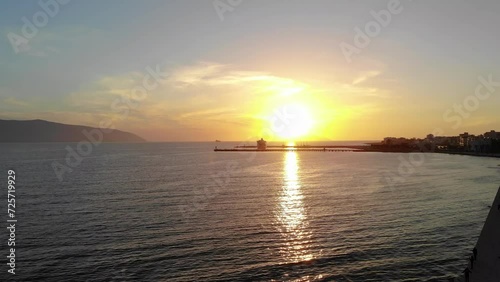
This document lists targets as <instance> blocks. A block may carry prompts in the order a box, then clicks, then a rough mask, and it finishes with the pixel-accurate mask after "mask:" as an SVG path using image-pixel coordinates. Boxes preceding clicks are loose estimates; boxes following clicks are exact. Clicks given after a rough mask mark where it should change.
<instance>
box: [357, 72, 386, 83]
mask: <svg viewBox="0 0 500 282" xmlns="http://www.w3.org/2000/svg"><path fill="white" fill-rule="evenodd" d="M379 74H380V71H369V72H365V73H362V74H361V75H360V76H358V77H357V78H356V79H354V81H353V82H352V85H357V84H361V83H363V82H365V81H366V80H368V79H370V78H373V77H376V76H378V75H379Z"/></svg>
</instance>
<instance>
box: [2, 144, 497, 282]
mask: <svg viewBox="0 0 500 282" xmlns="http://www.w3.org/2000/svg"><path fill="white" fill-rule="evenodd" d="M237 144H238V143H230V142H221V143H215V142H207V143H138V144H104V143H103V144H95V145H92V146H83V145H82V144H80V145H78V144H77V143H45V144H0V175H2V174H3V176H2V177H0V178H3V179H4V180H3V181H1V182H3V184H1V185H0V188H1V189H0V197H1V199H2V200H1V202H2V209H1V213H0V219H1V221H2V222H3V223H2V226H3V228H2V229H3V230H4V231H3V232H2V238H3V239H2V241H3V243H2V244H1V245H0V246H1V247H0V253H1V254H2V257H3V259H2V261H3V263H2V264H1V265H2V267H1V269H2V271H1V272H2V273H1V274H0V277H4V278H1V279H0V280H2V281H377V282H378V281H448V279H449V278H450V277H454V276H458V275H459V274H460V273H461V271H462V270H463V269H464V268H465V266H466V265H467V257H468V256H469V255H470V252H471V250H472V248H473V247H474V245H475V243H476V241H477V238H478V236H479V234H480V231H481V228H482V225H483V223H484V221H485V219H486V216H487V214H488V212H489V205H491V203H492V201H493V198H494V196H495V194H496V192H497V190H498V186H499V185H500V159H495V158H485V157H472V156H460V155H447V154H437V153H411V154H408V153H406V154H405V153H376V152H373V153H369V152H292V151H287V152H244V153H242V152H214V151H213V149H214V147H215V146H218V147H219V148H231V147H233V146H234V145H237ZM336 144H337V145H338V144H340V143H336ZM84 145H85V144H84ZM87 145H88V144H87ZM311 145H314V144H311ZM8 170H12V171H14V172H15V175H16V181H15V203H16V206H15V219H16V220H17V222H16V223H15V230H16V231H15V236H16V237H15V243H16V245H15V249H16V252H15V273H16V274H15V275H12V274H10V273H8V272H7V270H8V269H9V266H8V265H7V262H8V259H7V258H6V256H8V255H9V248H10V247H8V246H7V241H8V238H9V233H8V232H9V231H8V230H7V229H6V227H7V226H8V223H7V220H8V219H9V218H8V216H7V190H8V184H7V176H8ZM1 182H0V183H1Z"/></svg>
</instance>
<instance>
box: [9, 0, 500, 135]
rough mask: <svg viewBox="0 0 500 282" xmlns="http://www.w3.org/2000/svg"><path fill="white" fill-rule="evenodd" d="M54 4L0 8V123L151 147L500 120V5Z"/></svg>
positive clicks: (454, 129) (209, 0) (92, 0)
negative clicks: (94, 133)
mask: <svg viewBox="0 0 500 282" xmlns="http://www.w3.org/2000/svg"><path fill="white" fill-rule="evenodd" d="M57 1H58V2H57ZM57 1H56V0H39V1H30V0H25V1H17V0H5V1H2V2H1V4H0V35H1V36H0V119H16V120H27V119H45V120H49V121H54V122H62V123H68V124H80V125H88V126H94V127H99V126H100V125H101V124H103V123H106V122H107V124H110V123H111V124H112V126H113V127H115V128H118V129H121V130H125V131H130V132H133V133H136V134H138V135H140V136H142V137H144V138H145V139H147V140H149V141H212V140H215V139H220V140H224V141H226V140H254V139H253V138H260V137H264V138H266V139H268V140H295V141H300V140H304V141H306V140H378V139H381V138H383V137H387V136H394V137H400V136H405V137H425V135H427V134H429V133H437V134H436V135H456V134H458V133H461V132H464V131H468V132H471V133H474V134H481V133H484V132H486V131H489V130H492V129H496V130H497V131H499V130H500V119H499V111H498V108H499V105H500V37H499V36H498V28H499V27H500V17H499V16H498V15H499V14H500V1H497V0H491V1H484V0H480V1H432V2H431V1H409V0H407V1H404V0H401V1H400V2H399V1H396V0H385V1H378V0H376V1H351V0H345V1H320V0H311V1H294V0H288V1H284V0H283V1H281V0H276V1H265V0H253V1H250V0H206V1H205V0H178V1H173V0H172V1H157V0H148V1H139V0H135V1H132V0H123V1H118V0H107V1H98V0H86V1H83V0H73V1H69V0H57Z"/></svg>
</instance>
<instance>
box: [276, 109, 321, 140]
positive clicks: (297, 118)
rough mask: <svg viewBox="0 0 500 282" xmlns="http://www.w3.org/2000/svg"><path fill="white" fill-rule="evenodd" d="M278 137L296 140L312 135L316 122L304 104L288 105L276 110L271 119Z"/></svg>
mask: <svg viewBox="0 0 500 282" xmlns="http://www.w3.org/2000/svg"><path fill="white" fill-rule="evenodd" d="M270 123H271V128H272V130H273V132H274V134H275V135H276V136H278V137H279V138H282V139H287V140H294V139H297V138H304V137H305V136H307V134H310V133H311V129H312V127H313V124H314V120H313V118H312V115H311V113H310V111H309V109H308V108H307V107H306V106H304V105H302V104H288V105H284V106H282V107H279V108H278V109H276V110H275V111H274V113H273V116H272V118H271V119H270Z"/></svg>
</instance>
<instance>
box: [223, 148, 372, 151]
mask: <svg viewBox="0 0 500 282" xmlns="http://www.w3.org/2000/svg"><path fill="white" fill-rule="evenodd" d="M214 151H215V152H362V150H357V149H350V148H343V149H340V148H339V149H331V148H323V149H319V148H297V147H295V148H294V147H287V148H270V149H265V150H260V149H256V148H255V149H242V148H237V147H236V148H233V149H218V148H215V149H214Z"/></svg>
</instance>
